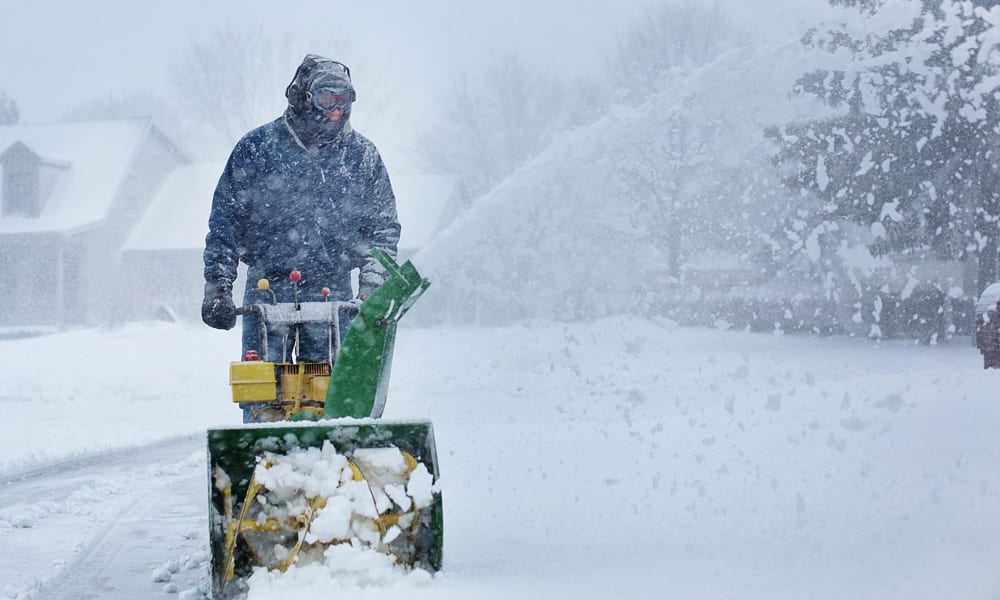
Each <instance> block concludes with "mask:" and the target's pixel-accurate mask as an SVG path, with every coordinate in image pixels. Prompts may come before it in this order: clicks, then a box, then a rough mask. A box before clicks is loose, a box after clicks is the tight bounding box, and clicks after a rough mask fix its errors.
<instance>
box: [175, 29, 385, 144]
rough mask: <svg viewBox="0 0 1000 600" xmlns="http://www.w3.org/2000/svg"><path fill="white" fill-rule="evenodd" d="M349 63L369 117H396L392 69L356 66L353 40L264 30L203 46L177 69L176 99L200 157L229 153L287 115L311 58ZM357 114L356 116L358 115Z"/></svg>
mask: <svg viewBox="0 0 1000 600" xmlns="http://www.w3.org/2000/svg"><path fill="white" fill-rule="evenodd" d="M310 52H312V53H316V54H321V55H324V56H330V57H331V58H336V59H338V60H343V61H344V62H345V63H347V64H349V65H350V67H351V70H352V75H353V76H354V80H355V84H357V82H358V77H359V76H361V77H364V81H365V84H364V86H363V87H361V86H359V87H360V88H361V89H359V91H358V97H359V103H358V104H359V105H361V106H362V111H365V112H367V111H376V112H380V113H382V114H384V115H385V116H386V118H388V117H389V116H390V114H391V107H390V106H389V105H388V103H387V102H386V101H385V99H387V98H391V97H392V93H393V87H392V86H390V85H389V84H388V83H386V82H385V81H379V76H380V74H381V75H382V76H383V78H384V70H382V69H377V68H375V67H374V66H373V65H371V64H370V63H369V62H368V61H366V60H364V59H360V58H359V59H358V60H353V59H352V58H353V56H354V53H353V52H351V44H350V42H349V39H348V38H346V37H341V36H329V37H326V38H322V39H305V40H303V39H302V38H301V36H299V35H295V36H292V35H291V34H288V33H286V34H284V35H283V36H280V37H277V38H276V37H274V36H272V35H271V34H269V33H267V32H265V31H264V30H263V29H261V28H258V29H256V30H248V31H239V30H235V29H232V28H226V29H220V30H216V31H215V32H213V33H212V34H211V35H210V36H208V37H207V38H204V39H201V40H198V41H195V42H193V43H192V45H191V47H190V48H189V49H188V50H187V52H186V53H185V54H183V55H182V56H181V58H180V59H179V60H177V61H176V62H175V63H174V64H173V66H172V68H171V71H172V87H171V92H172V93H171V98H172V101H173V103H174V104H175V105H176V106H177V107H178V109H179V110H178V113H179V114H180V116H181V118H182V120H183V122H184V124H185V129H186V131H187V135H186V137H187V138H188V143H187V146H189V147H190V150H191V151H192V153H193V154H199V153H211V154H217V153H218V152H221V151H223V150H224V149H225V150H228V149H229V148H231V147H232V145H233V144H234V143H235V142H236V140H238V139H239V138H240V137H241V136H242V135H243V134H245V133H246V132H247V131H249V130H250V129H252V128H254V127H257V126H260V125H262V124H264V123H266V122H268V121H270V120H272V119H274V118H276V117H277V116H279V115H280V114H281V113H282V111H283V110H284V109H285V106H286V99H285V96H284V90H285V87H286V86H287V85H288V82H289V81H291V79H292V75H293V74H294V73H295V68H296V67H297V66H298V65H299V63H300V62H301V60H302V57H303V56H305V55H306V54H307V53H310ZM356 115H357V112H355V116H356Z"/></svg>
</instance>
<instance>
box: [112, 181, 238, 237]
mask: <svg viewBox="0 0 1000 600" xmlns="http://www.w3.org/2000/svg"><path fill="white" fill-rule="evenodd" d="M224 167H225V162H217V163H216V162H203V163H195V164H191V165H184V166H182V167H178V168H177V169H175V170H174V171H173V172H172V173H171V174H170V176H169V177H168V178H167V180H166V182H164V184H163V186H161V187H160V190H159V192H157V194H156V197H155V198H154V199H153V202H152V204H151V205H150V207H149V208H148V209H147V210H146V214H144V215H143V217H142V219H141V220H140V221H139V224H138V225H136V227H135V229H133V230H132V233H131V235H129V238H128V240H127V241H126V242H125V246H124V250H185V249H187V250H189V249H193V248H204V246H205V234H207V233H208V213H209V212H210V211H211V209H212V194H213V193H214V192H215V186H216V184H217V183H218V182H219V176H220V175H222V170H223V168H224Z"/></svg>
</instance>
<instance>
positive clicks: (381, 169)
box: [358, 149, 400, 295]
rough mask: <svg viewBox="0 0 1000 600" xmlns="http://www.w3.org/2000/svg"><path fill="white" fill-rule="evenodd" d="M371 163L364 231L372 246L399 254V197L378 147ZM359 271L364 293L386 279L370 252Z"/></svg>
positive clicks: (363, 234)
mask: <svg viewBox="0 0 1000 600" xmlns="http://www.w3.org/2000/svg"><path fill="white" fill-rule="evenodd" d="M366 158H368V159H369V161H368V164H370V165H371V167H370V172H369V181H368V186H369V188H368V189H369V197H368V201H367V202H366V203H365V207H366V209H365V214H364V219H363V224H362V228H361V234H362V236H363V238H364V241H365V242H366V244H367V246H368V247H369V248H381V249H382V250H385V251H386V252H388V253H389V255H390V256H392V257H393V258H395V257H396V250H397V246H398V244H399V231H400V227H399V219H398V217H397V215H396V197H395V195H394V194H393V193H392V184H391V183H390V182H389V173H388V172H387V171H386V169H385V164H383V162H382V157H381V156H379V153H378V151H376V150H374V149H373V150H372V153H371V155H370V156H369V157H366ZM360 267H361V268H360V273H359V275H358V283H359V288H360V289H359V291H360V293H361V295H367V294H370V293H371V292H372V291H374V290H375V288H377V287H378V286H379V285H381V284H382V282H383V281H385V276H386V272H385V269H383V268H382V265H380V264H379V262H378V261H377V260H375V257H374V256H372V255H371V253H367V254H366V255H365V256H364V258H363V259H362V263H361V266H360Z"/></svg>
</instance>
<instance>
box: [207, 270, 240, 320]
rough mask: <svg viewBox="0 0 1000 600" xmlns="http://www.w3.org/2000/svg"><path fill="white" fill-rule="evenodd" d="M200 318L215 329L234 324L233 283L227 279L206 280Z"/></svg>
mask: <svg viewBox="0 0 1000 600" xmlns="http://www.w3.org/2000/svg"><path fill="white" fill-rule="evenodd" d="M201 320H202V321H204V322H205V325H208V326H209V327H213V328H215V329H232V328H233V327H234V326H235V325H236V303H234V302H233V284H231V283H229V282H228V281H218V282H212V281H209V282H206V283H205V299H204V300H202V302H201Z"/></svg>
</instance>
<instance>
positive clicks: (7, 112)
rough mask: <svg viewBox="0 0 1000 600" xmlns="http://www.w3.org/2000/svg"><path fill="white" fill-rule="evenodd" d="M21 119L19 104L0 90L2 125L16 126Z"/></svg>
mask: <svg viewBox="0 0 1000 600" xmlns="http://www.w3.org/2000/svg"><path fill="white" fill-rule="evenodd" d="M20 117H21V113H20V112H19V111H18V110H17V103H16V102H14V99H13V98H9V97H8V96H7V92H5V91H3V90H0V125H15V124H16V123H17V121H18V119H20Z"/></svg>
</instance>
